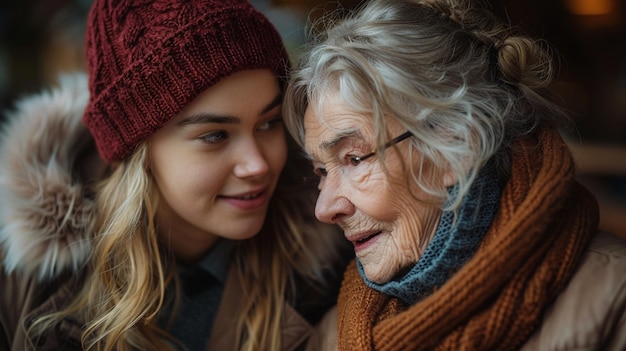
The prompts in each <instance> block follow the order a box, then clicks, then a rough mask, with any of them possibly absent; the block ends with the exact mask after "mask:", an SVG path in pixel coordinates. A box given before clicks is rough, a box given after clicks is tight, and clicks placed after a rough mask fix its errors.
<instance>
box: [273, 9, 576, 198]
mask: <svg viewBox="0 0 626 351" xmlns="http://www.w3.org/2000/svg"><path fill="white" fill-rule="evenodd" d="M312 28H316V29H318V30H319V29H321V31H320V32H318V31H312V32H311V33H310V37H309V39H308V43H309V44H308V46H307V47H306V48H304V49H303V50H302V51H303V52H302V54H301V56H300V57H299V65H298V67H297V68H296V69H295V70H294V71H292V75H291V81H290V83H289V85H288V88H287V91H286V94H285V105H284V106H285V108H284V111H285V121H286V125H287V127H288V129H289V131H290V133H291V134H292V135H293V136H294V137H295V138H296V140H298V142H299V143H300V144H301V145H302V144H303V141H304V126H303V118H304V113H305V111H306V109H307V108H308V107H311V108H313V109H315V110H316V111H317V112H318V113H317V115H318V116H323V114H322V113H321V110H319V109H321V108H322V107H323V106H324V105H325V100H326V99H328V98H329V97H337V96H338V97H339V99H340V100H341V101H342V102H344V103H345V104H346V106H348V107H349V108H350V109H351V110H352V111H353V112H355V113H358V114H363V115H364V116H368V117H371V120H372V124H373V126H374V128H375V143H376V145H379V147H380V148H382V147H383V145H385V143H386V142H387V141H389V140H390V139H391V138H392V137H395V135H388V134H387V127H386V124H387V123H388V121H389V119H390V118H393V119H395V120H397V121H398V122H399V123H400V124H401V125H402V126H403V127H404V128H405V129H406V130H408V131H410V132H411V133H412V134H413V137H412V138H410V139H409V140H408V143H409V144H410V145H411V155H412V157H416V158H417V159H419V165H418V166H417V167H413V168H411V169H410V172H411V173H410V174H411V177H407V178H408V179H409V180H412V181H414V183H415V184H417V186H418V187H419V188H420V189H421V190H422V191H424V192H425V193H427V194H431V195H433V196H434V197H435V198H437V199H442V200H447V202H445V201H441V203H447V204H448V205H447V206H446V209H447V210H454V209H456V208H458V206H459V205H460V204H461V200H462V199H463V197H464V195H465V194H466V193H467V191H468V189H469V187H470V185H471V183H472V181H473V180H474V178H475V176H476V174H477V173H478V171H479V170H480V169H481V168H482V166H483V165H485V164H486V162H487V161H488V160H490V159H492V158H493V159H495V162H496V164H497V166H498V169H499V170H500V171H501V172H502V176H503V177H506V172H507V171H506V170H507V169H508V150H507V148H508V145H509V144H508V143H509V142H510V141H512V140H514V139H515V138H516V137H519V136H521V135H524V134H526V133H530V132H531V131H532V130H533V129H534V128H535V127H536V126H537V125H539V124H542V123H551V124H553V125H557V124H561V123H562V121H564V117H565V116H564V114H563V109H562V108H561V107H559V106H557V105H555V104H554V103H553V102H552V101H551V100H550V91H549V88H550V85H551V83H552V78H553V75H554V57H553V54H552V50H550V47H549V46H548V45H547V44H546V43H545V42H543V41H540V40H533V39H531V38H529V37H528V36H525V35H524V34H523V33H521V32H520V31H519V30H516V29H515V28H512V27H510V26H509V25H507V24H505V23H504V22H502V21H501V20H499V19H498V18H496V17H495V16H494V15H493V14H492V13H491V12H489V11H488V9H485V8H480V7H474V6H473V4H472V2H471V1H468V0H374V1H370V2H367V3H366V4H364V5H363V7H362V8H359V9H357V11H355V12H354V13H349V14H347V15H344V13H343V12H337V13H331V14H330V15H328V16H326V17H324V18H322V19H320V20H319V23H316V24H315V25H313V26H312ZM556 121H558V122H556ZM379 151H382V149H379ZM378 155H379V156H380V157H379V158H378V160H379V161H380V162H381V163H382V166H383V168H384V163H383V161H384V155H385V153H384V152H379V153H378ZM494 156H495V157H494ZM409 161H410V159H409ZM409 164H411V163H410V162H409ZM446 172H451V173H452V174H454V176H455V178H456V179H457V180H458V190H459V191H458V192H457V193H456V195H449V194H448V192H447V190H446V189H445V187H444V186H443V185H442V184H439V183H437V182H433V181H432V180H433V174H442V173H446ZM409 180H407V181H409ZM448 196H450V198H448Z"/></svg>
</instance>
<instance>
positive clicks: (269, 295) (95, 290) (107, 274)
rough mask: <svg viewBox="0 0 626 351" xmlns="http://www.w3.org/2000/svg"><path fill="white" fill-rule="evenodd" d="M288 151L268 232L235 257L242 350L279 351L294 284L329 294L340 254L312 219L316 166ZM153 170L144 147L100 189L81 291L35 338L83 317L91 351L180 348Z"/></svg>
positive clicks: (331, 235) (44, 321) (329, 233)
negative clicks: (167, 326)
mask: <svg viewBox="0 0 626 351" xmlns="http://www.w3.org/2000/svg"><path fill="white" fill-rule="evenodd" d="M288 148H289V150H288V160H287V163H286V166H285V169H284V170H283V172H282V174H281V178H280V180H279V182H278V186H277V190H276V192H275V194H274V195H273V197H272V200H271V203H270V207H269V210H268V214H267V218H266V221H265V223H264V226H263V228H262V230H261V232H260V233H259V234H258V235H257V236H255V237H253V238H251V239H248V240H246V241H244V242H242V243H241V244H240V245H238V246H237V249H236V253H235V259H234V264H235V265H236V266H237V271H238V273H239V279H240V280H241V282H242V284H243V286H244V289H243V291H242V293H243V294H244V298H243V301H245V302H244V303H245V305H244V306H243V313H242V314H241V316H240V317H239V320H238V323H237V335H239V341H238V343H239V349H240V350H245V351H252V350H278V349H280V347H281V325H280V322H281V319H282V318H281V317H282V315H283V313H284V304H285V302H293V301H292V299H295V298H296V295H295V294H296V291H295V286H296V284H295V278H296V277H302V278H304V279H306V281H308V282H311V283H312V284H311V285H312V286H313V287H314V288H319V289H320V292H323V291H326V289H325V286H324V277H325V274H327V273H328V270H327V269H328V268H329V267H330V265H332V264H333V262H334V261H336V258H337V257H338V255H339V252H340V247H341V245H340V244H339V240H340V239H341V235H339V234H338V233H336V232H335V231H336V229H335V228H334V227H330V226H327V225H324V224H322V223H320V222H318V221H317V220H315V219H314V217H313V213H314V204H315V199H316V190H315V189H314V187H315V185H314V184H312V183H307V182H303V177H304V172H305V171H304V169H308V162H306V161H304V160H303V159H302V157H301V155H300V152H299V151H298V150H299V148H298V146H297V145H296V144H295V142H294V141H293V140H291V139H290V138H288ZM148 164H149V144H147V143H144V144H141V145H140V146H139V147H138V149H137V151H136V152H135V153H134V154H133V155H131V156H130V157H129V158H128V159H127V160H125V161H123V162H122V163H120V164H119V165H118V166H117V167H116V168H115V169H114V170H113V171H112V173H111V174H110V175H109V176H108V177H107V178H106V179H105V180H103V181H102V182H101V183H100V184H99V185H98V188H97V190H96V203H97V214H96V216H95V217H94V220H93V228H92V229H93V233H94V236H93V241H94V248H93V251H92V254H91V258H90V261H89V266H88V268H87V271H86V272H85V274H84V282H83V285H82V289H81V290H80V291H79V292H78V293H77V296H76V297H75V298H74V299H73V300H72V301H71V302H70V303H69V304H68V305H67V306H66V307H64V308H63V309H61V310H60V311H58V312H55V313H52V314H48V315H44V316H43V317H41V318H39V319H38V320H36V321H35V322H34V323H33V324H32V325H31V327H30V330H29V332H30V333H31V335H33V336H35V337H36V336H37V335H41V334H43V332H45V331H46V330H47V329H49V328H52V327H53V326H54V325H55V324H56V323H58V322H59V321H60V320H62V319H63V318H66V317H75V318H77V319H79V320H82V321H84V322H85V325H84V332H83V336H82V344H83V347H84V348H85V349H87V350H98V351H112V350H118V351H126V350H137V349H144V350H145V349H149V350H170V349H173V348H174V345H175V344H178V342H177V341H176V340H172V339H171V338H170V337H169V336H168V334H167V333H166V332H165V331H163V330H161V329H159V327H158V326H157V325H156V320H157V316H158V313H159V311H160V310H161V308H162V307H163V304H164V301H165V298H166V296H165V295H166V287H167V286H168V284H172V283H175V282H176V279H174V272H175V269H174V268H175V262H174V259H173V255H172V254H171V253H170V252H169V250H168V248H167V247H164V246H163V244H162V243H161V242H160V241H159V239H158V235H157V228H156V224H155V223H156V220H155V216H156V213H157V207H158V202H159V199H158V196H157V194H158V192H157V191H156V188H155V187H156V185H155V182H154V180H153V178H152V176H151V175H150V172H149V171H148V168H149V166H148ZM325 272H326V273H325ZM174 290H177V289H174ZM330 290H332V289H330ZM179 346H180V345H179Z"/></svg>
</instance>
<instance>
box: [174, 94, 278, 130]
mask: <svg viewBox="0 0 626 351" xmlns="http://www.w3.org/2000/svg"><path fill="white" fill-rule="evenodd" d="M282 101H283V96H282V94H278V95H277V96H276V97H275V98H274V100H272V102H270V103H269V104H267V105H266V106H265V107H264V108H263V110H261V114H265V113H267V112H269V111H271V110H272V109H273V108H275V107H276V106H279V105H280V104H281V103H282ZM206 123H217V124H239V123H241V118H239V117H235V116H228V115H218V114H214V113H208V112H204V113H196V114H192V115H189V116H187V117H185V118H183V119H181V120H180V121H178V122H177V123H176V124H177V125H178V126H181V127H182V126H187V125H190V124H206Z"/></svg>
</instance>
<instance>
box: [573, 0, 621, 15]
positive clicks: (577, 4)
mask: <svg viewBox="0 0 626 351" xmlns="http://www.w3.org/2000/svg"><path fill="white" fill-rule="evenodd" d="M565 3H566V5H567V7H568V8H569V10H570V11H571V12H572V13H574V14H576V15H606V14H609V13H611V12H612V11H613V7H614V6H613V5H614V4H613V0H566V2H565Z"/></svg>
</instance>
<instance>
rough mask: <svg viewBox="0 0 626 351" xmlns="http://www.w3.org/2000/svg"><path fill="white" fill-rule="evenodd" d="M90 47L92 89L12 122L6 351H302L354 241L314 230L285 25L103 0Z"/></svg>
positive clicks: (244, 6)
mask: <svg viewBox="0 0 626 351" xmlns="http://www.w3.org/2000/svg"><path fill="white" fill-rule="evenodd" d="M86 43H87V50H86V53H87V68H88V74H87V76H85V75H75V76H68V77H65V78H64V79H63V80H62V81H61V83H60V86H59V87H58V88H57V89H54V90H51V91H48V92H45V93H42V94H40V95H37V96H33V97H29V98H26V99H23V100H22V101H21V102H20V103H19V104H18V105H17V107H16V109H15V111H13V112H12V113H11V114H10V115H9V118H8V122H7V123H6V125H5V126H4V133H3V135H2V143H1V147H0V150H1V152H2V153H1V156H0V169H1V172H2V173H1V183H0V191H1V192H2V197H1V199H2V200H1V201H2V203H1V204H0V207H1V208H2V209H1V210H0V211H1V212H0V216H1V217H0V221H1V223H0V224H1V231H0V245H1V246H0V249H1V251H0V258H1V259H2V264H3V267H2V268H1V269H0V287H1V291H2V293H1V294H0V296H1V297H0V328H1V329H2V330H1V331H0V349H3V350H4V349H20V350H21V349H36V350H58V349H64V350H82V349H86V350H177V349H189V350H202V349H219V350H234V349H238V350H239V349H241V350H294V349H296V348H300V347H302V346H303V345H305V343H306V339H307V336H308V335H310V333H311V332H312V326H313V325H315V324H316V323H317V322H318V320H319V319H320V318H321V317H322V315H323V314H324V312H325V311H326V310H327V309H328V308H330V307H331V306H332V305H333V304H334V299H335V295H336V292H337V290H338V284H337V282H338V279H339V276H340V274H338V273H337V272H342V269H343V259H342V250H341V249H340V248H338V247H341V245H340V244H339V243H338V242H337V241H342V240H343V239H342V238H341V237H340V236H338V235H336V233H334V232H333V230H331V229H330V228H332V227H328V226H324V225H322V224H321V223H320V222H317V221H316V220H315V219H314V218H312V217H311V215H312V214H313V205H314V200H315V189H311V188H309V187H307V185H306V184H305V183H304V182H303V181H302V179H303V173H304V170H308V166H306V167H302V163H301V160H299V158H298V157H299V151H298V149H297V148H296V147H295V146H294V145H295V144H294V143H293V142H292V141H291V140H290V139H288V138H287V135H286V133H285V131H284V129H283V126H282V117H281V105H282V88H283V82H284V78H285V74H286V68H287V65H288V58H287V55H286V52H285V49H284V47H283V45H282V43H281V38H280V36H279V34H278V33H277V32H276V30H275V28H274V27H273V26H272V25H271V24H270V23H269V22H268V20H267V19H266V18H265V17H264V16H263V15H262V14H260V13H259V12H258V11H256V10H255V9H254V8H253V7H252V6H251V5H250V4H249V3H247V2H245V1H234V0H233V1H222V0H220V1H204V2H182V3H179V2H175V1H143V2H136V1H109V0H97V1H95V2H94V4H93V7H92V9H91V11H90V14H89V18H88V23H87V42H86ZM87 80H88V84H87ZM85 126H86V127H87V128H85ZM96 150H97V153H96Z"/></svg>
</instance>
